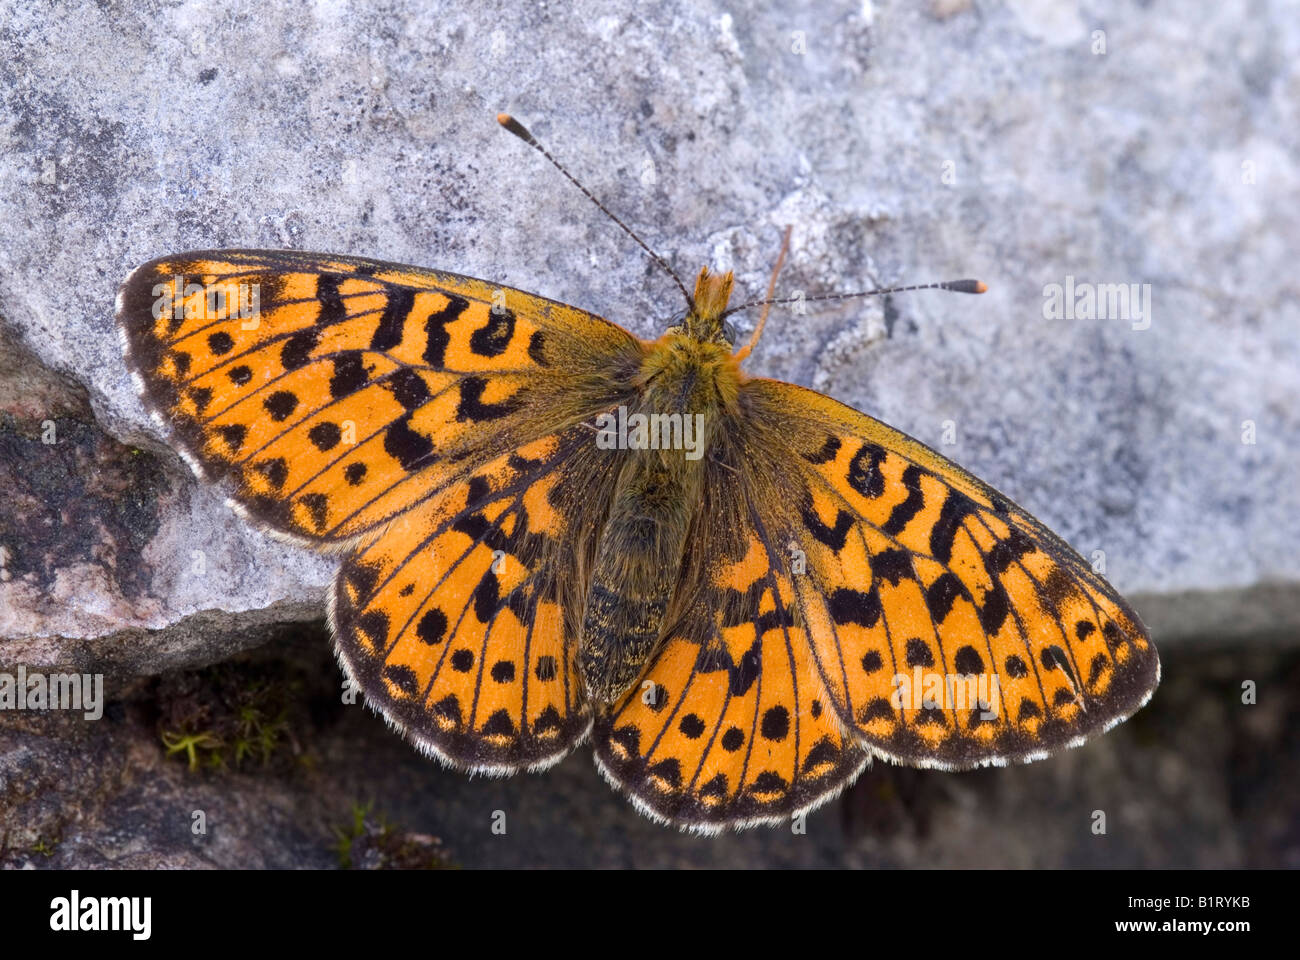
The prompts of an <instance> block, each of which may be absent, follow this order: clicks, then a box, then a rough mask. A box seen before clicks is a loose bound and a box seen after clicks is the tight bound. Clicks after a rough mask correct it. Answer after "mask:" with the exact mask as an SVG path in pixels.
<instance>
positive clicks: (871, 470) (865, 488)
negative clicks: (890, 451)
mask: <svg viewBox="0 0 1300 960" xmlns="http://www.w3.org/2000/svg"><path fill="white" fill-rule="evenodd" d="M886 456H887V454H886V453H885V449H884V448H883V447H881V446H878V445H877V444H874V443H864V444H863V445H862V449H861V450H859V451H858V452H857V453H855V454H854V455H853V459H852V460H851V461H849V472H848V477H847V479H848V481H849V486H850V487H852V488H853V489H854V490H856V491H857V492H858V493H860V494H861V495H862V496H864V497H867V498H868V499H872V498H875V497H878V496H880V495H881V494H882V493H884V492H885V476H884V474H882V473H881V472H880V465H881V464H882V463H883V462H884V461H885V457H886Z"/></svg>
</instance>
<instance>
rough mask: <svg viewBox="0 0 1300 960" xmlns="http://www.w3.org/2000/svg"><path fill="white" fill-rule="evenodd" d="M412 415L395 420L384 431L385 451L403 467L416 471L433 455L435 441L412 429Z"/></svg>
mask: <svg viewBox="0 0 1300 960" xmlns="http://www.w3.org/2000/svg"><path fill="white" fill-rule="evenodd" d="M410 420H411V415H410V414H407V415H406V416H404V417H402V418H400V419H398V420H394V421H393V422H392V423H390V424H389V425H388V427H387V429H385V430H384V450H385V451H386V452H387V453H388V455H389V456H390V457H392V458H393V459H394V460H396V461H397V462H398V463H400V464H401V465H402V469H404V470H414V469H415V468H416V467H419V466H420V465H421V464H423V463H425V462H426V461H427V460H428V459H430V458H431V457H432V455H433V441H432V440H430V439H429V438H428V437H426V436H425V435H424V434H422V433H417V432H416V431H415V430H412V429H411V424H410Z"/></svg>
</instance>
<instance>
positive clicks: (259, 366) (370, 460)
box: [118, 250, 640, 545]
mask: <svg viewBox="0 0 1300 960" xmlns="http://www.w3.org/2000/svg"><path fill="white" fill-rule="evenodd" d="M118 318H119V326H120V330H121V332H122V336H123V341H124V349H125V352H126V355H127V359H128V363H129V365H130V366H131V368H132V370H133V372H134V374H135V376H136V378H137V383H138V385H139V386H140V388H141V393H142V395H143V396H144V397H145V399H146V401H147V402H148V403H149V405H150V406H151V407H152V408H153V410H154V411H155V414H156V415H157V416H158V417H159V419H160V420H161V421H165V422H167V423H169V424H171V425H172V427H173V430H174V432H175V435H176V439H177V441H178V444H179V446H180V447H181V448H182V450H183V451H184V452H185V453H186V454H187V456H188V458H189V459H190V461H191V463H193V464H194V465H195V466H196V467H198V468H201V470H202V472H203V473H204V474H206V475H208V476H210V477H214V478H221V477H230V478H231V479H233V480H234V481H235V484H236V493H235V502H236V503H237V504H238V505H239V506H241V507H242V508H243V509H244V510H245V511H246V512H247V513H248V514H250V515H251V516H252V517H253V518H254V519H256V520H258V521H259V522H261V523H263V524H265V525H267V526H269V527H271V528H272V529H274V530H276V531H279V532H281V533H284V534H289V535H293V536H296V537H299V538H302V539H305V540H307V541H309V542H313V543H318V544H325V545H328V544H330V543H338V542H347V541H350V540H355V539H359V538H362V537H364V536H366V535H367V534H370V533H372V532H374V531H376V530H378V529H380V528H381V527H382V525H383V524H385V523H387V522H389V521H390V520H391V519H392V518H394V517H396V516H398V515H400V514H401V513H402V512H403V511H404V510H407V509H409V508H411V507H412V506H413V505H414V504H416V503H417V502H418V501H419V500H420V499H422V498H423V497H424V496H426V495H427V494H428V493H429V491H432V490H437V489H439V488H440V487H442V486H443V485H445V484H446V483H448V482H450V481H451V480H452V479H453V478H455V477H457V476H460V475H461V474H463V473H464V472H465V470H466V469H467V468H468V467H469V466H472V465H473V464H475V463H480V462H483V461H484V460H486V459H489V458H491V457H493V456H496V455H498V454H500V453H502V452H504V451H506V450H509V449H511V448H513V447H514V446H516V445H518V444H519V443H522V442H526V441H528V440H531V439H534V438H536V437H539V436H542V435H543V434H546V433H548V432H550V431H552V430H555V429H557V428H559V427H563V426H565V425H567V424H569V423H573V422H576V421H577V420H579V419H581V418H582V417H584V416H587V415H589V414H590V412H591V411H592V410H594V409H598V408H599V409H604V408H606V407H607V406H608V405H609V404H608V403H605V402H604V401H605V400H606V399H611V400H612V401H613V402H617V398H605V397H603V396H602V392H603V391H606V390H607V389H608V386H609V384H610V383H612V382H614V378H613V377H612V376H609V375H608V374H614V373H617V372H618V371H620V370H623V369H634V368H635V365H636V363H637V361H638V359H639V351H640V346H639V341H637V340H636V339H635V338H634V337H632V336H631V335H630V334H628V333H627V332H625V331H623V330H622V329H620V328H618V327H616V326H614V325H613V324H610V323H608V322H606V321H604V320H602V319H600V318H599V317H596V316H594V315H592V314H589V313H586V312H584V311H581V310H577V309H575V308H573V307H568V306H565V305H563V304H559V303H556V302H554V301H550V300H546V299H544V298H542V297H537V296H535V295H532V294H527V293H523V292H522V291H518V290H513V289H511V288H507V287H501V286H497V285H492V284H488V283H485V282H483V281H479V280H474V279H472V278H469V277H462V276H458V275H456V274H448V273H440V272H436V271H431V270H423V269H419V268H415V267H406V266H400V265H396V264H389V263H382V262H379V261H373V260H362V259H358V258H350V257H337V256H327V255H322V254H312V253H297V252H293V251H253V250H242V251H241V250H226V251H200V252H194V253H185V254H177V255H174V256H168V257H163V258H160V259H158V260H154V261H151V262H150V263H147V264H145V265H144V266H142V267H140V268H139V269H138V270H136V271H135V272H134V273H132V274H131V276H130V277H129V278H128V279H127V280H126V282H125V283H124V284H123V286H122V290H121V293H120V295H119V304H118ZM593 371H600V372H601V373H602V374H606V375H604V376H594V375H593Z"/></svg>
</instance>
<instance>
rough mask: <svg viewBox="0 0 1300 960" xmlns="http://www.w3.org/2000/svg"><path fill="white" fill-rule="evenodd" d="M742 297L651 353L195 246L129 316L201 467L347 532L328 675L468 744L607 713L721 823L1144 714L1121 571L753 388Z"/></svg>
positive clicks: (1035, 746)
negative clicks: (1103, 572)
mask: <svg viewBox="0 0 1300 960" xmlns="http://www.w3.org/2000/svg"><path fill="white" fill-rule="evenodd" d="M500 120H501V122H502V124H503V125H505V126H506V127H507V129H509V130H510V131H511V132H512V133H515V134H516V135H518V136H520V137H522V138H523V139H525V140H526V141H527V142H529V143H530V144H531V145H533V146H535V147H537V148H538V149H539V150H540V149H541V147H540V145H538V144H537V142H536V141H535V140H534V139H533V138H532V137H531V135H529V134H528V133H527V131H526V130H524V129H523V127H522V126H520V125H519V124H518V123H517V122H516V121H514V120H512V119H511V118H509V117H507V116H505V115H503V116H502V117H501V118H500ZM542 152H543V153H545V151H544V150H543V151H542ZM547 156H548V159H549V154H547ZM552 162H554V161H552ZM557 166H558V164H557ZM561 169H563V168H561ZM566 176H567V173H566ZM570 179H572V178H571V177H570ZM574 182H575V183H576V181H574ZM584 192H586V191H585V190H584ZM588 195H589V194H588ZM589 196H590V195H589ZM593 199H594V198H593ZM602 209H604V208H603V207H602ZM611 216H612V215H611ZM619 225H620V226H623V224H622V223H621V222H620V223H619ZM623 228H624V229H625V230H627V228H626V227H625V226H624V227H623ZM628 233H629V234H631V231H630V230H628ZM787 236H788V233H787ZM633 237H634V238H635V235H634V234H633ZM637 242H638V243H640V241H639V240H638V241H637ZM642 247H643V248H644V244H642ZM645 249H646V250H647V252H650V251H649V250H648V248H645ZM651 256H652V257H653V256H654V254H653V253H651ZM782 256H784V249H783V251H782ZM655 260H656V261H657V262H659V263H660V265H662V266H664V267H665V269H667V267H666V265H665V264H663V262H662V261H661V260H659V258H658V257H655ZM778 269H779V263H778ZM669 273H671V270H670V271H669ZM674 279H676V278H675V277H674ZM773 283H775V275H774V276H773ZM678 285H679V286H681V284H680V281H678ZM731 286H732V278H731V274H726V275H722V276H718V275H714V274H711V273H710V272H709V271H708V270H707V269H706V270H702V271H701V272H700V275H699V279H698V281H697V283H696V287H695V293H694V296H690V295H689V294H688V295H687V300H688V303H689V305H690V307H689V311H688V313H687V315H686V317H685V319H684V320H683V322H682V323H681V324H680V325H677V326H674V327H672V328H670V329H669V330H668V331H666V332H665V333H664V335H663V336H662V337H660V338H659V339H658V340H655V341H653V342H647V341H644V340H640V339H638V338H636V337H634V336H633V335H631V334H630V333H628V332H627V331H625V330H623V329H622V328H620V327H617V326H615V325H613V324H611V323H609V322H607V321H605V320H603V319H601V318H600V317H597V316H594V315H592V314H590V313H586V312H585V311H582V310H578V309H576V308H574V307H570V306H566V305H565V304H562V303H557V302H555V301H552V300H547V299H545V298H543V297H539V296H535V295H533V294H530V293H525V292H523V291H520V290H514V289H511V288H506V287H501V286H499V285H496V284H491V283H487V282H484V281H482V280H475V279H472V278H469V277H464V276H459V275H457V274H450V273H442V272H438V271H434V270H424V269H420V268H416V267H405V266H398V265H395V264H390V263H382V262H378V261H374V260H363V259H359V258H355V257H340V256H328V255H321V254H313V253H299V252H293V251H256V250H226V251H204V252H196V253H183V254H177V255H174V256H167V257H162V258H160V259H158V260H154V261H152V262H150V263H147V264H145V265H143V266H142V267H140V268H139V269H137V270H136V271H135V272H134V273H132V274H131V276H130V277H128V278H127V280H126V281H125V283H124V284H123V286H122V289H121V291H120V293H119V295H118V307H117V316H118V322H119V325H120V332H121V334H122V339H123V346H124V352H125V355H126V357H127V361H128V363H129V365H130V367H131V369H132V371H133V373H134V375H135V377H136V380H137V383H138V386H139V387H140V390H141V393H142V395H143V397H144V399H145V401H146V402H147V404H148V405H149V406H150V408H151V409H152V410H153V411H154V412H155V415H156V416H157V418H158V419H160V420H161V421H163V422H165V423H168V424H170V425H171V426H172V428H173V430H174V435H175V442H176V444H177V446H178V447H179V448H180V449H181V450H182V451H184V452H185V454H186V456H187V459H188V460H189V462H190V463H191V464H192V465H193V466H194V467H195V468H196V470H197V471H198V472H199V473H200V474H201V475H202V476H204V477H207V478H210V479H212V480H227V479H228V480H230V481H232V482H233V485H234V488H235V492H234V496H233V503H234V505H235V506H236V507H237V508H238V509H239V510H240V511H241V513H243V514H244V515H246V516H247V517H248V518H249V519H251V520H252V521H254V522H255V523H257V524H258V525H260V526H262V527H263V528H265V529H268V530H270V531H272V532H274V533H277V534H280V535H284V536H287V537H289V538H291V539H293V540H295V541H297V542H300V543H303V544H306V545H308V546H311V547H315V548H317V549H323V550H337V551H340V552H341V553H343V562H342V566H341V568H340V570H339V573H338V576H337V579H336V581H335V584H334V587H333V590H332V592H331V596H330V601H329V619H330V623H331V625H332V627H333V631H334V636H335V641H336V647H337V653H338V658H339V662H340V663H341V664H342V666H343V669H344V670H345V671H346V672H347V674H348V676H349V677H350V678H352V679H353V681H354V682H355V683H356V684H357V685H359V686H360V689H361V690H362V691H364V693H365V695H366V697H367V699H368V700H369V702H370V703H371V704H372V705H373V706H374V707H375V708H376V709H378V710H379V711H380V712H382V713H383V715H384V716H385V717H386V718H387V719H388V720H389V721H390V722H392V723H393V724H394V725H395V726H397V727H398V728H399V729H401V730H402V731H403V732H404V733H405V735H406V736H407V737H408V738H409V739H410V740H411V741H412V742H413V743H415V744H416V746H417V747H419V748H420V749H421V750H423V751H425V752H427V753H431V754H433V755H435V756H437V757H439V758H440V759H441V760H443V761H444V762H446V763H448V764H451V765H454V766H456V767H460V768H463V769H466V770H471V771H477V772H486V773H491V774H508V773H513V772H514V771H516V770H519V769H521V768H526V769H529V770H540V769H543V768H545V767H548V766H550V765H551V764H553V763H555V762H557V761H558V760H559V759H560V758H562V757H563V756H565V754H567V753H568V752H569V751H570V750H572V749H573V747H574V746H576V745H577V744H579V743H581V742H582V741H583V740H584V739H585V738H586V737H587V736H588V735H590V736H591V737H592V740H593V743H594V747H595V753H596V762H597V764H598V766H599V767H600V769H601V771H602V772H603V773H604V774H605V776H606V777H607V778H608V779H609V781H610V782H611V783H612V784H613V785H614V786H615V788H616V789H618V790H620V791H622V792H624V793H626V794H627V795H628V796H629V797H630V798H631V799H632V801H633V802H634V803H635V804H636V805H637V807H638V808H640V809H641V810H642V811H644V812H645V813H647V814H649V815H650V816H652V817H654V818H656V819H660V820H663V821H667V822H671V823H674V824H677V825H680V826H683V827H687V828H691V829H695V830H698V831H702V832H710V831H714V830H717V829H720V828H723V827H727V826H737V827H738V826H746V825H749V824H753V823H759V822H770V821H775V820H778V819H784V818H787V817H789V816H790V815H791V814H792V813H797V812H800V811H803V810H807V809H809V808H811V807H814V806H816V805H817V804H819V803H821V802H824V801H825V800H826V799H828V798H830V797H832V796H834V795H835V794H836V793H837V792H838V791H839V790H840V789H842V788H843V787H844V786H845V785H846V784H847V783H850V782H851V781H852V780H853V779H854V777H856V776H857V774H858V773H859V772H860V771H861V770H862V768H863V767H864V766H865V765H866V764H867V763H868V761H869V759H870V758H871V757H872V756H876V757H883V758H885V759H888V760H891V761H895V762H899V763H907V764H912V765H916V766H927V767H941V768H945V769H960V768H969V767H976V766H981V765H986V764H1001V763H1006V762H1009V761H1029V760H1034V759H1037V758H1040V757H1043V756H1045V755H1046V754H1047V753H1048V752H1049V751H1050V750H1052V749H1054V748H1057V747H1062V746H1073V745H1075V744H1078V743H1081V742H1082V741H1083V740H1084V739H1085V738H1087V737H1088V736H1089V735H1091V734H1094V733H1097V732H1100V731H1102V730H1105V729H1107V728H1109V727H1110V726H1112V725H1114V724H1115V723H1117V722H1119V721H1120V720H1122V719H1123V718H1125V717H1127V716H1129V715H1130V714H1131V713H1133V712H1134V711H1135V710H1137V709H1138V708H1139V707H1140V706H1141V705H1142V704H1144V703H1145V702H1146V701H1147V699H1148V698H1149V697H1150V696H1151V693H1152V691H1153V690H1154V688H1155V685H1156V683H1157V680H1158V677H1159V661H1158V659H1157V656H1156V651H1155V648H1154V646H1153V645H1152V643H1151V640H1150V638H1149V637H1148V635H1147V633H1146V631H1145V630H1144V628H1143V626H1142V624H1141V622H1140V621H1139V620H1138V617H1137V616H1136V614H1134V613H1133V611H1132V609H1130V608H1129V606H1128V605H1127V604H1126V603H1125V602H1124V601H1123V600H1122V599H1121V598H1120V597H1119V595H1118V594H1116V592H1115V591H1114V590H1113V589H1111V587H1110V586H1109V585H1108V584H1107V583H1106V582H1105V580H1103V579H1102V578H1101V577H1099V576H1098V575H1096V574H1095V573H1094V572H1093V571H1092V569H1091V568H1090V567H1089V565H1088V564H1087V563H1086V562H1085V561H1084V560H1083V559H1082V558H1081V557H1079V556H1078V554H1076V553H1075V552H1074V551H1073V550H1072V549H1070V547H1069V546H1067V545H1066V544H1065V543H1064V542H1063V541H1062V540H1061V539H1060V538H1058V537H1057V536H1055V535H1054V534H1053V533H1052V532H1051V531H1049V530H1048V529H1047V528H1045V527H1044V526H1043V525H1042V524H1040V523H1039V522H1038V521H1036V520H1035V519H1033V518H1032V517H1031V516H1029V515H1028V514H1027V513H1026V512H1025V511H1023V510H1022V509H1020V508H1019V507H1017V506H1016V505H1015V504H1014V503H1012V502H1011V501H1010V500H1008V499H1007V498H1006V497H1003V496H1001V495H1000V494H998V493H997V492H996V491H994V490H993V489H992V488H991V487H989V486H988V485H987V484H984V483H982V482H981V481H979V480H978V479H976V478H975V477H972V476H971V475H970V474H968V473H966V472H965V471H963V470H962V469H961V468H960V467H958V466H956V465H954V464H952V463H950V462H949V461H947V460H946V459H944V458H943V457H941V456H940V455H939V454H937V453H935V452H934V451H933V450H930V449H929V448H927V447H925V446H924V445H922V444H921V443H918V442H917V441H916V440H913V439H912V438H910V437H908V436H906V435H904V434H902V433H899V432H898V431H896V430H893V429H891V428H890V427H887V426H885V425H884V424H882V423H880V422H878V421H876V420H873V419H871V418H870V417H868V416H866V415H864V414H861V413H858V412H857V411H855V410H852V409H850V408H848V407H846V406H843V405H842V404H839V403H837V402H836V401H834V400H831V399H829V398H827V397H825V396H822V395H820V394H818V393H814V392H812V391H810V390H806V389H804V388H802V387H797V386H793V385H790V384H786V383H780V382H777V381H774V380H766V379H761V378H753V377H750V376H748V375H747V374H746V373H745V372H744V371H743V370H742V369H741V366H740V361H741V360H743V359H744V358H745V356H747V355H748V353H749V351H750V349H751V348H752V346H753V344H754V342H755V341H756V339H757V335H758V332H759V330H761V327H762V322H763V321H762V320H760V321H759V324H758V328H757V329H756V330H755V334H754V337H753V338H751V340H750V342H749V344H748V345H747V346H745V347H743V348H742V349H740V350H734V348H733V343H732V339H733V337H732V333H731V330H730V324H728V323H726V322H725V316H726V313H727V312H728V311H727V305H728V302H729V297H730V294H731ZM941 286H946V287H947V288H949V289H957V290H964V291H966V292H979V291H980V290H982V285H978V284H975V283H974V282H971V281H962V282H958V283H956V284H949V285H941ZM682 289H683V292H685V288H684V287H683V288H682ZM768 296H769V301H770V298H771V291H770V290H769V294H768ZM733 309H739V308H733ZM765 317H766V311H765V313H764V319H765Z"/></svg>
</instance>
